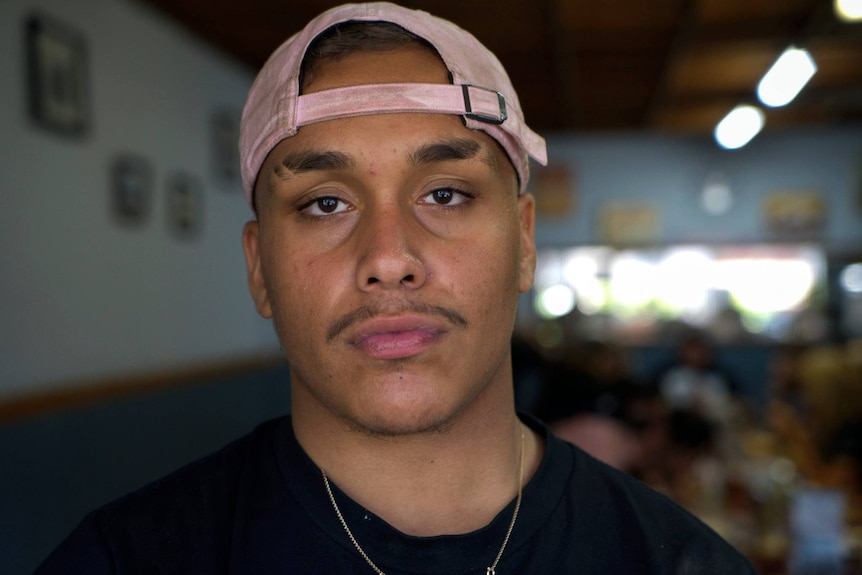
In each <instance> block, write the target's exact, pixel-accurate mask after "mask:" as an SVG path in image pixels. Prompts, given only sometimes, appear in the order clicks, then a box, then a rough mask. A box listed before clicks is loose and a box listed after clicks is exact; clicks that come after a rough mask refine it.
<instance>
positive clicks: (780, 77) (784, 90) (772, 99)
mask: <svg viewBox="0 0 862 575" xmlns="http://www.w3.org/2000/svg"><path fill="white" fill-rule="evenodd" d="M816 71H817V64H815V63H814V59H813V58H812V57H811V54H809V53H808V50H804V49H802V48H794V47H792V46H791V47H790V48H788V49H787V50H785V51H784V52H783V53H782V54H781V56H779V57H778V60H776V61H775V63H774V64H773V65H772V67H771V68H770V69H769V71H768V72H766V74H764V76H763V78H762V79H761V80H760V83H759V84H758V85H757V97H758V98H760V101H761V102H763V104H764V105H766V106H769V107H771V108H777V107H778V106H784V105H786V104H788V103H789V102H790V101H791V100H793V98H795V97H796V95H797V94H798V93H799V92H800V90H802V88H803V87H804V86H805V84H807V83H808V80H810V79H811V77H812V76H813V75H814V73H815V72H816Z"/></svg>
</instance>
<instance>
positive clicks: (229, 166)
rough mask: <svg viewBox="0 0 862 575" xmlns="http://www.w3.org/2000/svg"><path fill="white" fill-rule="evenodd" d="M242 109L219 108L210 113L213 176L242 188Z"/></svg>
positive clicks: (234, 186) (227, 183)
mask: <svg viewBox="0 0 862 575" xmlns="http://www.w3.org/2000/svg"><path fill="white" fill-rule="evenodd" d="M239 120H240V111H239V110H234V109H229V108H219V109H217V110H215V111H213V112H212V113H211V114H210V138H211V147H212V154H211V157H212V164H213V176H214V177H215V179H216V181H217V182H219V183H221V184H225V185H227V186H230V187H231V188H235V189H237V190H240V189H241V185H240V174H239V148H238V142H239Z"/></svg>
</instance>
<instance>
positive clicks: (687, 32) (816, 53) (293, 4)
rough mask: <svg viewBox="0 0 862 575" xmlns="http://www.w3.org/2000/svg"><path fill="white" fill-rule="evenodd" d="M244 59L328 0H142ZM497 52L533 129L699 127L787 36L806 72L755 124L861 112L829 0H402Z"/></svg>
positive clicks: (842, 32)
mask: <svg viewBox="0 0 862 575" xmlns="http://www.w3.org/2000/svg"><path fill="white" fill-rule="evenodd" d="M142 1H143V2H145V3H147V4H149V5H152V6H154V7H156V8H158V9H160V10H162V11H164V12H165V13H167V14H169V15H170V16H171V17H173V18H175V19H176V20H178V21H179V22H181V23H182V24H183V25H184V26H186V27H187V28H188V29H189V30H191V31H193V32H194V33H196V34H198V35H199V36H201V37H202V38H204V39H205V40H207V41H209V42H210V43H212V44H213V45H215V46H217V47H218V48H220V49H221V50H223V51H224V52H227V53H228V54H231V55H232V56H234V57H235V58H237V59H238V60H240V61H242V62H244V63H246V64H248V65H249V66H251V67H252V68H254V69H257V68H258V67H260V66H261V65H262V64H263V62H264V61H265V59H266V58H267V57H268V56H269V54H270V53H271V52H272V51H273V50H274V49H275V48H276V47H277V46H278V45H279V44H280V43H281V42H283V41H284V40H285V39H286V38H287V37H288V36H290V35H291V34H293V33H294V32H296V31H297V30H299V29H300V28H301V27H302V26H303V25H304V24H305V22H307V21H308V20H309V19H311V18H312V17H314V16H315V15H317V14H318V13H319V12H321V11H323V10H325V9H327V8H330V7H332V6H335V5H337V4H340V3H341V2H336V1H332V0H294V1H291V0H279V1H276V0H142ZM403 4H404V5H406V6H410V7H414V8H420V9H423V10H427V11H429V12H432V13H434V14H437V15H439V16H442V17H444V18H447V19H449V20H452V21H454V22H456V23H457V24H459V25H460V26H462V27H464V28H466V29H467V30H469V31H471V32H472V33H473V34H475V35H476V36H477V37H478V38H479V40H481V41H482V42H483V43H484V44H485V45H486V46H488V47H489V48H490V49H491V50H492V51H493V52H495V53H496V54H497V56H498V57H499V58H500V60H501V61H502V62H503V64H504V65H505V67H506V69H507V70H508V72H509V74H510V76H511V77H512V81H513V83H514V84H515V88H516V89H517V90H518V93H519V96H520V98H521V102H522V104H523V107H524V110H525V114H526V117H527V122H528V123H529V124H530V126H531V127H532V128H534V129H536V130H539V131H545V132H547V131H556V130H574V131H616V130H634V131H671V132H686V133H707V132H711V131H712V129H713V128H714V126H715V124H716V122H718V120H720V119H721V118H722V117H723V116H724V115H725V114H726V113H727V112H728V111H729V110H730V109H731V108H733V107H734V106H735V105H737V104H740V103H756V95H755V88H756V86H757V83H758V81H759V80H760V78H761V77H762V76H763V74H764V73H765V72H766V71H767V70H768V69H769V67H770V66H771V65H772V63H773V62H774V61H775V59H776V58H777V57H778V56H779V54H781V52H782V51H783V50H784V49H785V48H787V47H788V46H789V45H791V44H795V45H797V46H800V47H805V48H807V49H808V50H809V51H810V53H811V54H812V56H813V58H814V60H815V62H816V63H817V66H818V72H817V74H816V75H815V76H814V78H813V79H812V80H811V82H810V83H809V84H808V86H806V88H805V89H804V90H803V92H802V93H801V94H800V95H799V96H798V97H797V98H796V99H795V100H794V101H793V102H791V103H790V104H789V105H788V106H786V107H784V108H778V109H768V110H766V112H767V124H766V125H767V129H775V128H783V127H796V126H810V125H829V126H834V125H844V124H848V123H860V122H862V24H858V23H857V24H848V23H843V22H841V21H840V20H838V19H837V18H836V17H835V16H834V15H833V10H832V2H831V0H410V1H405V2H403Z"/></svg>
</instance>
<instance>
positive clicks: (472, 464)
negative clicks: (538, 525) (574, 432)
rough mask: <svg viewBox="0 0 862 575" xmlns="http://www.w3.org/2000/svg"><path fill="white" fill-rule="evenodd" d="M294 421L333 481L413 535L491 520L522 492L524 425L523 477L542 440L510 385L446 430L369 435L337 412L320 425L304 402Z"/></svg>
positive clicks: (447, 531)
mask: <svg viewBox="0 0 862 575" xmlns="http://www.w3.org/2000/svg"><path fill="white" fill-rule="evenodd" d="M507 389H511V386H508V388H507ZM294 393H295V394H296V393H297V392H296V391H295V392H294ZM301 394H302V391H301V389H300V390H299V395H301ZM302 404H303V402H302V401H300V405H302ZM293 421H294V429H295V431H296V436H297V439H298V440H299V443H300V444H301V445H302V447H303V449H305V451H306V453H308V455H309V456H310V457H311V459H312V460H313V461H314V462H315V463H316V464H317V465H318V466H320V467H321V469H323V470H324V471H325V472H326V474H327V475H328V476H329V478H330V480H331V481H332V482H333V483H335V484H336V485H338V487H339V488H340V489H341V490H342V491H344V492H345V493H346V494H347V495H348V496H349V497H350V498H351V499H353V500H354V501H356V502H357V503H358V504H360V505H362V506H363V507H365V508H367V509H369V510H371V511H372V512H374V513H375V514H376V515H377V516H379V517H381V518H382V519H384V520H385V521H386V522H387V523H389V524H390V525H392V526H394V527H395V528H396V529H398V530H400V531H402V532H403V533H406V534H408V535H415V536H432V535H443V534H448V535H454V534H460V533H467V532H470V531H474V530H476V529H479V528H481V527H484V526H485V525H487V524H488V523H489V522H490V521H491V520H492V519H493V518H494V517H495V516H496V515H497V514H498V513H499V512H500V511H501V510H502V509H503V508H505V507H506V506H507V505H508V504H509V503H510V502H511V501H512V499H514V498H515V496H516V495H517V489H518V480H519V477H518V476H519V463H520V461H519V458H520V443H521V436H522V431H523V433H524V437H525V445H524V477H523V481H524V483H526V482H527V480H528V479H529V477H531V476H532V474H533V472H534V471H535V468H536V467H537V466H538V461H539V459H540V447H539V442H538V439H537V437H535V434H533V433H532V432H530V431H529V430H527V429H526V428H525V426H523V424H522V423H521V422H520V421H519V420H518V418H517V416H516V415H515V410H514V402H513V399H512V397H511V392H510V393H509V395H508V398H500V400H499V401H497V402H487V401H476V402H474V403H473V404H472V405H471V406H470V407H468V408H467V409H466V410H465V411H464V412H463V413H462V414H460V415H459V416H458V417H457V418H455V420H454V421H453V422H451V424H450V425H448V426H447V427H446V428H445V429H444V430H442V431H439V430H438V431H431V432H427V433H421V434H414V435H405V436H385V437H382V436H374V435H369V434H367V433H365V432H362V431H357V430H356V429H354V428H351V427H350V426H348V425H347V424H345V423H344V422H343V421H340V420H337V419H333V420H330V421H328V422H325V423H324V424H321V421H320V420H319V418H309V417H307V414H306V413H305V412H304V410H303V409H294V415H293Z"/></svg>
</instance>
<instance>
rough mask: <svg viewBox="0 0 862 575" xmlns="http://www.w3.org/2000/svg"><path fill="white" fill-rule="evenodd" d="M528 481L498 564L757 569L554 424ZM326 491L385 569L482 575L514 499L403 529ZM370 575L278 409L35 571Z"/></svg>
mask: <svg viewBox="0 0 862 575" xmlns="http://www.w3.org/2000/svg"><path fill="white" fill-rule="evenodd" d="M522 419H524V420H525V422H526V423H527V424H528V425H530V426H531V427H533V428H534V429H536V430H537V431H539V432H540V433H542V434H544V436H545V441H546V450H545V455H544V458H543V460H542V463H541V465H540V467H539V469H538V471H537V473H536V475H535V476H534V477H533V478H532V479H531V480H530V482H529V483H528V484H527V485H526V486H525V488H524V493H523V500H522V504H521V510H520V514H519V516H518V520H517V523H516V524H515V528H514V531H513V532H512V536H511V539H510V541H509V544H508V546H507V547H506V550H505V552H504V554H503V557H502V559H501V561H500V563H499V564H498V566H497V569H496V572H497V573H498V574H499V575H503V574H511V575H514V574H517V575H525V574H537V575H549V574H554V573H566V574H579V575H588V574H595V575H609V574H617V573H619V574H625V575H633V574H637V575H651V574H655V575H658V574H662V575H688V574H699V573H703V574H707V573H708V574H711V575H739V574H744V575H754V570H753V568H752V567H751V565H750V564H749V563H748V561H747V560H746V559H745V558H743V557H742V555H740V554H739V553H738V552H737V551H736V550H735V549H733V548H732V547H731V546H730V545H729V544H727V543H726V542H725V541H724V540H722V539H721V538H720V537H719V536H718V535H716V534H715V533H714V532H713V531H711V530H710V529H709V528H708V527H707V526H706V525H704V524H703V523H702V522H700V521H699V520H698V519H696V518H695V517H693V516H692V515H690V514H689V513H688V512H686V511H685V510H683V509H682V508H680V507H679V506H678V505H676V504H675V503H673V502H672V501H670V500H669V499H667V498H666V497H664V496H663V495H660V494H658V493H656V492H655V491H653V490H651V489H650V488H649V487H647V486H646V485H644V484H643V483H641V482H639V481H638V480H636V479H633V478H632V477H630V476H628V475H626V474H624V473H622V472H619V471H617V470H615V469H613V468H612V467H609V466H607V465H605V464H603V463H601V462H599V461H597V460H595V459H593V458H592V457H590V456H589V455H587V454H586V453H584V452H583V451H581V450H580V449H578V448H577V447H575V446H573V445H571V444H569V443H566V442H564V441H562V440H560V439H558V438H556V437H555V436H553V435H551V434H550V433H549V432H548V430H547V428H545V427H544V426H543V425H542V424H541V423H539V422H538V421H536V420H533V419H531V418H529V417H528V416H524V417H522ZM333 492H334V495H335V497H336V500H337V501H338V504H339V507H340V508H341V511H342V513H343V515H344V518H345V520H346V522H347V524H348V525H349V526H350V528H351V530H352V531H353V534H354V536H355V537H356V539H357V540H358V541H359V542H360V545H361V546H362V548H363V549H364V550H365V551H366V553H367V554H368V555H369V556H370V557H371V558H372V560H373V561H374V562H375V563H376V564H377V565H378V567H380V569H382V570H383V571H384V572H385V573H386V574H387V575H420V574H435V575H473V574H475V575H484V574H485V570H486V568H487V567H488V566H489V565H490V564H491V563H492V562H493V560H494V557H495V556H496V554H497V551H498V550H499V548H500V544H501V542H502V541H503V538H504V536H505V534H506V529H507V528H508V526H509V522H510V520H511V517H512V512H513V509H514V501H512V503H511V504H510V505H509V506H508V507H507V508H506V509H503V510H502V511H501V512H500V514H499V515H498V516H497V517H496V518H495V519H494V520H493V521H492V522H491V523H490V524H489V525H487V526H486V527H484V528H482V529H480V530H478V531H475V532H473V533H468V534H466V535H451V536H450V535H443V536H437V537H413V536H409V535H405V534H403V533H400V532H399V531H398V530H396V529H394V528H393V527H392V526H390V525H388V524H387V523H386V522H384V521H383V520H381V519H379V518H378V517H376V516H375V515H374V514H372V513H371V512H369V511H367V510H366V509H363V508H362V507H361V506H359V505H357V504H356V503H354V502H353V501H351V500H350V499H349V498H348V497H347V496H346V495H345V494H344V493H343V492H341V491H340V490H339V489H338V487H337V486H336V485H333ZM74 573H86V574H92V575H102V574H117V575H132V574H140V575H144V574H146V575H155V574H173V575H196V574H200V575H204V574H205V575H218V574H249V575H251V574H254V575H266V574H273V575H275V574H278V575H289V574H299V573H301V574H306V573H309V574H318V573H350V574H363V573H369V574H373V571H372V569H371V568H370V567H369V566H368V564H367V563H366V562H365V560H364V559H363V558H362V557H361V556H360V555H359V553H358V552H357V550H356V548H355V547H354V546H353V544H352V543H351V542H350V540H349V539H348V537H347V535H346V533H345V531H344V528H343V527H342V525H341V523H340V522H339V520H338V518H337V516H336V514H335V512H334V510H333V508H332V505H331V503H330V501H329V498H328V496H327V494H326V491H325V488H324V485H323V481H322V477H321V473H320V470H319V469H318V468H317V467H316V466H315V465H314V463H313V462H312V461H311V460H310V459H309V458H308V456H307V455H306V454H305V453H304V452H303V450H302V448H301V447H300V446H299V444H298V443H297V441H296V439H295V437H294V435H293V430H292V426H291V421H290V419H289V417H284V418H280V419H276V420H273V421H270V422H267V423H265V424H262V425H261V426H260V427H258V428H257V429H256V430H255V431H254V432H252V433H251V434H249V435H248V436H246V437H244V438H242V439H240V440H238V441H236V442H234V443H232V444H230V445H228V446H227V447H225V448H223V449H222V450H220V451H218V452H216V453H214V454H213V455H210V456H209V457H206V458H204V459H202V460H200V461H197V462H195V463H192V464H191V465H188V466H186V467H184V468H182V469H180V470H178V471H176V472H174V473H173V474H171V475H169V476H167V477H165V478H164V479H161V480H159V481H157V482H155V483H152V484H150V485H148V486H146V487H144V488H142V489H140V490H138V491H136V492H134V493H132V494H130V495H127V496H125V497H123V498H121V499H119V500H117V501H115V502H113V503H110V504H108V505H106V506H105V507H102V508H100V509H98V510H96V511H94V512H93V513H91V514H89V515H88V516H87V517H86V518H85V519H84V521H83V522H82V523H81V524H80V525H79V526H78V527H77V528H76V529H75V530H74V531H73V532H72V534H71V535H70V536H69V537H68V538H67V539H66V540H65V541H64V542H63V543H62V544H61V545H60V546H59V547H58V548H57V549H56V550H55V551H54V552H53V553H52V554H51V555H50V556H49V557H48V559H47V560H46V561H45V563H44V564H43V565H42V566H41V567H40V568H39V569H38V570H37V571H36V575H55V574H56V575H60V574H62V575H69V574H74Z"/></svg>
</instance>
